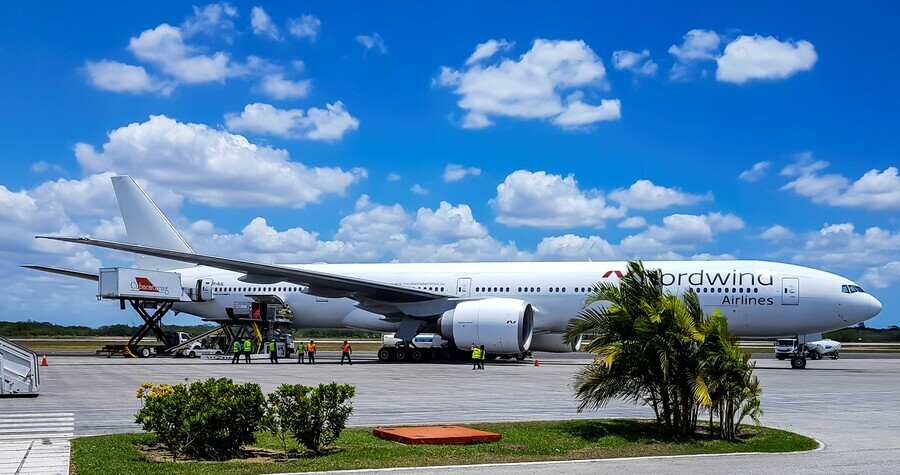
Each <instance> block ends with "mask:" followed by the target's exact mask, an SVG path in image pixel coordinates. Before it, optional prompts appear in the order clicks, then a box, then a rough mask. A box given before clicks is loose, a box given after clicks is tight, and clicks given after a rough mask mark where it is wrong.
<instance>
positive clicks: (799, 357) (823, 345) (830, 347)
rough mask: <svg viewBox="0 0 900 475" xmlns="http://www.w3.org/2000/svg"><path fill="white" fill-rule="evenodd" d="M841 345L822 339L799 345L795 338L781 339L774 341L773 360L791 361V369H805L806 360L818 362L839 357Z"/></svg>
mask: <svg viewBox="0 0 900 475" xmlns="http://www.w3.org/2000/svg"><path fill="white" fill-rule="evenodd" d="M840 350H841V344H840V343H839V342H837V341H834V340H830V339H827V338H826V339H824V340H817V341H812V342H808V343H800V341H799V340H797V339H796V338H781V339H779V340H776V341H775V358H777V359H778V360H779V361H782V360H786V359H788V358H790V359H791V368H794V369H803V368H806V359H807V358H809V359H811V360H820V359H822V358H831V359H833V360H836V359H838V358H840V357H841V351H840Z"/></svg>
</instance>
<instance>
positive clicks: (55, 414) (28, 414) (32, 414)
mask: <svg viewBox="0 0 900 475" xmlns="http://www.w3.org/2000/svg"><path fill="white" fill-rule="evenodd" d="M11 417H75V413H74V412H19V413H14V414H3V415H0V420H3V419H7V418H11Z"/></svg>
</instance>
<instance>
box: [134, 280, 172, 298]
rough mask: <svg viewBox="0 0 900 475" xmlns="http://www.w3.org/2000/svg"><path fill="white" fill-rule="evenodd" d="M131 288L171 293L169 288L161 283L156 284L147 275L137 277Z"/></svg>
mask: <svg viewBox="0 0 900 475" xmlns="http://www.w3.org/2000/svg"><path fill="white" fill-rule="evenodd" d="M131 290H139V291H141V292H154V293H159V294H166V295H169V288H168V287H165V286H161V285H155V284H154V283H153V282H150V279H148V278H146V277H135V278H134V282H132V283H131Z"/></svg>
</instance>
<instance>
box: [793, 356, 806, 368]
mask: <svg viewBox="0 0 900 475" xmlns="http://www.w3.org/2000/svg"><path fill="white" fill-rule="evenodd" d="M791 368H794V369H803V368H806V358H804V357H802V356H795V357H793V358H791Z"/></svg>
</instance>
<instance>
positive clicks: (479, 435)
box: [372, 426, 501, 445]
mask: <svg viewBox="0 0 900 475" xmlns="http://www.w3.org/2000/svg"><path fill="white" fill-rule="evenodd" d="M372 433H373V434H375V437H378V438H381V439H386V440H393V441H394V442H400V443H401V444H407V445H412V444H434V445H447V444H470V443H473V442H497V441H498V440H500V437H501V435H500V434H495V433H493V432H485V431H483V430H475V429H469V428H466V427H460V426H429V427H397V428H388V427H379V428H378V429H374V430H373V431H372Z"/></svg>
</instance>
